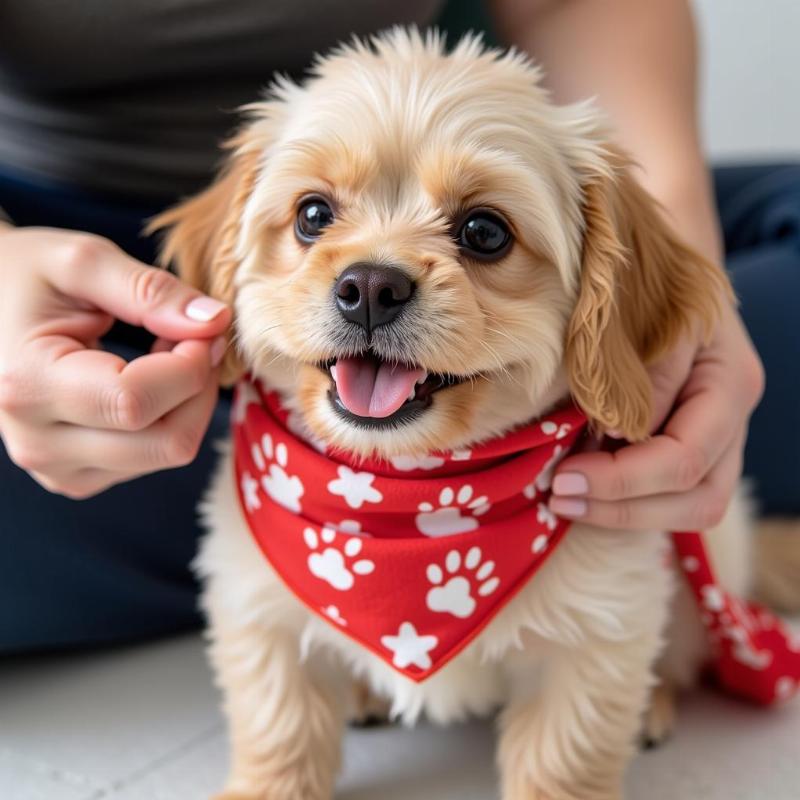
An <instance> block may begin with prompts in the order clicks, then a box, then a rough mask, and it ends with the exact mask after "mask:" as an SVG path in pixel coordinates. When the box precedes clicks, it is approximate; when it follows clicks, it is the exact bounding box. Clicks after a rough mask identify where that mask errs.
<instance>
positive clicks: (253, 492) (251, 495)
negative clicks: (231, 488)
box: [240, 470, 261, 512]
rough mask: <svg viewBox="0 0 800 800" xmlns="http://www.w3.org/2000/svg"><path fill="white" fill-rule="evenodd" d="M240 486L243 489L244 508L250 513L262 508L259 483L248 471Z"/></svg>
mask: <svg viewBox="0 0 800 800" xmlns="http://www.w3.org/2000/svg"><path fill="white" fill-rule="evenodd" d="M240 486H241V488H242V498H243V499H244V507H245V508H246V509H247V510H248V511H250V512H252V511H256V510H258V509H259V508H261V498H260V497H259V496H258V488H259V486H258V481H257V480H256V479H255V478H254V477H253V476H252V475H251V474H250V473H249V472H248V471H247V470H245V471H244V472H243V473H242V477H241V483H240Z"/></svg>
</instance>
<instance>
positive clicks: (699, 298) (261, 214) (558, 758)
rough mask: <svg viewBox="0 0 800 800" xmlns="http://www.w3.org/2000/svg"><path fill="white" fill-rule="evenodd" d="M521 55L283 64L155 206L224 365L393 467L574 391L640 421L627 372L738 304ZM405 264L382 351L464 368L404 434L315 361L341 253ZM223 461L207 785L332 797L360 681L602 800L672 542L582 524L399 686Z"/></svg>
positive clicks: (530, 795) (675, 659)
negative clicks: (395, 318) (493, 241)
mask: <svg viewBox="0 0 800 800" xmlns="http://www.w3.org/2000/svg"><path fill="white" fill-rule="evenodd" d="M539 77H540V76H539V73H538V71H537V69H536V68H535V67H533V66H532V65H531V64H530V62H529V61H528V60H527V59H526V58H525V57H523V56H522V55H520V54H518V53H514V52H511V53H506V54H500V53H498V52H494V51H485V50H484V49H483V48H482V46H481V44H480V43H479V42H478V41H477V40H475V39H472V38H468V39H465V40H463V41H462V42H461V43H460V44H459V45H458V46H457V47H456V48H455V49H454V50H453V51H452V52H451V53H450V54H445V53H444V50H443V46H442V43H441V41H440V40H439V39H438V38H437V37H436V36H428V37H423V36H421V35H420V34H418V33H416V32H414V31H410V32H409V31H399V30H396V31H393V32H391V33H389V34H387V35H384V36H382V37H380V38H378V39H375V40H374V41H372V42H370V43H369V44H364V43H359V42H354V43H352V44H350V45H348V46H346V47H342V48H340V49H339V50H337V51H336V52H334V53H333V54H332V55H330V56H328V57H326V58H323V59H320V60H319V61H318V62H317V64H316V66H315V69H314V72H313V75H312V76H311V77H310V78H309V80H307V81H306V83H305V84H304V85H303V86H298V85H295V84H293V83H290V82H289V81H285V80H281V81H279V82H278V83H277V84H276V85H275V86H274V87H273V90H272V93H271V95H270V97H269V98H268V99H266V100H264V101H263V102H259V103H255V104H253V105H252V106H250V107H249V108H248V112H247V113H248V115H249V119H248V121H247V122H246V124H245V125H244V126H243V127H242V129H241V130H240V132H239V133H238V134H237V135H236V136H235V138H234V139H233V140H232V141H231V142H230V143H229V145H228V146H229V150H230V155H229V158H228V161H227V163H226V165H225V168H224V170H223V172H222V173H221V175H220V177H219V178H218V180H217V181H216V182H215V183H214V184H213V185H212V186H211V187H210V188H209V189H207V190H206V191H205V192H203V193H202V194H200V195H198V196H197V197H195V198H193V199H190V200H189V201H187V202H185V203H184V204H182V205H180V206H178V207H177V208H175V209H173V210H171V211H169V212H167V213H166V214H164V215H162V217H161V218H159V219H158V220H157V221H156V226H158V227H169V228H170V231H169V234H168V237H167V239H166V245H165V259H166V260H167V261H174V262H175V263H176V264H177V266H178V268H179V270H180V272H181V274H182V275H183V276H184V277H185V278H187V279H188V280H190V281H191V282H193V283H194V284H195V285H197V286H198V287H200V288H202V289H203V290H204V291H206V292H209V293H210V294H212V295H214V296H216V297H219V298H221V299H223V300H225V301H227V302H229V303H231V304H232V305H233V307H234V309H235V326H234V329H235V330H234V333H233V339H232V343H231V347H230V348H229V351H228V355H227V357H226V361H225V367H224V374H225V380H226V381H228V382H231V381H233V380H235V379H236V378H237V377H238V376H239V375H240V374H241V373H242V370H243V369H244V368H245V367H246V368H247V369H248V370H250V371H252V372H253V373H254V374H255V375H257V376H258V377H259V378H261V379H262V380H263V381H264V382H265V383H266V384H267V385H268V386H270V387H271V388H274V389H277V390H278V391H280V392H281V393H282V394H283V396H284V398H285V402H286V403H287V404H288V405H289V406H290V407H291V408H292V409H293V410H294V411H295V412H296V413H297V414H298V415H299V417H300V418H301V419H302V420H303V421H304V424H305V426H306V427H307V430H308V434H309V435H310V436H313V437H316V438H319V439H322V440H324V441H325V442H327V443H330V444H333V445H338V446H340V447H343V448H346V449H349V450H352V451H355V452H357V453H362V454H373V455H379V456H384V457H391V456H396V455H398V454H415V455H419V454H422V453H427V452H430V451H434V450H450V449H454V448H457V447H463V446H467V445H469V444H471V443H474V442H476V441H479V440H483V439H487V438H489V437H492V436H495V435H498V434H501V433H503V432H504V431H507V430H508V429H509V428H511V427H513V426H515V425H517V424H520V423H523V422H526V421H528V420H530V419H532V418H535V417H537V416H538V415H540V414H542V413H544V412H545V411H547V410H548V409H549V408H551V407H552V406H553V405H554V404H555V403H557V402H558V401H561V400H563V399H564V398H566V397H567V396H568V395H572V397H573V398H574V399H575V401H576V402H577V403H578V404H579V405H580V407H581V408H582V409H583V410H584V412H585V413H586V414H587V416H588V417H589V419H590V421H591V423H592V425H593V427H594V429H595V430H597V431H603V430H609V429H615V430H617V431H619V432H620V433H621V434H623V435H624V436H626V437H627V438H628V439H631V440H639V439H642V438H644V437H645V436H646V435H647V434H648V432H649V431H648V424H649V421H650V419H651V402H650V383H649V381H648V377H647V373H646V371H645V367H646V365H647V363H648V362H649V361H651V360H653V359H655V358H657V357H658V356H659V354H661V353H663V352H665V351H666V350H667V349H668V348H670V346H672V345H673V344H674V343H675V342H676V340H677V339H678V337H680V336H681V335H682V334H684V333H690V332H692V331H693V330H695V329H696V326H697V327H699V328H701V329H703V330H705V331H708V330H710V328H711V326H712V325H713V324H714V321H715V319H716V316H717V312H718V308H719V304H720V303H723V302H728V301H729V287H728V284H727V281H726V278H725V276H724V274H723V273H722V272H721V271H720V270H719V269H718V268H717V267H715V266H713V265H711V264H709V263H707V262H706V261H704V260H703V259H702V258H701V257H700V256H698V255H697V254H696V253H694V252H692V251H691V250H690V249H688V248H687V247H685V246H684V245H683V244H681V242H680V241H679V240H678V239H677V238H676V237H675V236H674V235H673V234H672V233H671V232H670V230H669V228H668V227H667V225H666V224H665V222H664V219H663V217H662V215H661V213H660V212H659V210H658V209H657V208H656V206H655V204H654V202H653V201H652V200H651V199H650V198H649V197H648V196H647V195H646V193H645V192H644V191H643V190H642V189H641V188H640V187H639V186H638V185H637V183H636V182H635V181H634V180H633V179H632V178H631V176H630V175H629V173H628V170H627V164H626V159H625V158H624V157H623V156H622V155H621V154H620V153H619V152H618V151H617V150H615V148H614V147H613V146H612V145H611V143H610V140H609V137H608V135H607V133H606V131H605V129H604V126H603V123H602V121H601V120H600V117H599V115H598V114H597V112H596V111H595V110H594V109H593V108H592V106H590V105H587V104H581V105H575V106H569V107H556V106H554V105H552V104H551V103H550V102H549V100H548V96H547V94H546V92H545V91H544V90H543V89H542V88H541V87H540V85H539ZM308 193H316V194H320V195H323V196H325V197H327V198H329V199H330V200H331V201H332V203H333V204H334V206H335V209H336V221H335V223H334V224H333V225H332V226H331V227H329V228H327V229H326V230H325V232H324V235H323V236H322V237H321V238H320V240H319V241H318V242H317V243H315V244H313V245H312V246H308V245H302V244H300V243H299V242H298V241H297V240H296V238H295V234H294V222H295V217H296V214H297V206H298V202H299V200H300V198H302V197H303V196H304V195H307V194H308ZM478 206H484V207H485V206H488V207H490V208H493V209H495V210H497V211H498V212H499V213H501V214H502V215H503V216H504V217H505V219H506V220H507V221H508V222H509V224H510V227H511V229H512V231H513V234H514V239H515V241H514V245H513V247H512V248H511V250H510V251H509V252H508V254H507V255H506V256H505V257H503V258H502V259H501V260H499V261H498V262H497V263H492V264H485V263H478V262H475V261H472V260H470V259H469V258H467V257H464V256H463V254H461V253H460V252H459V249H458V247H457V245H456V243H455V242H454V240H453V237H452V229H451V226H452V224H453V220H454V219H456V218H457V217H458V216H459V215H460V214H462V213H463V212H464V211H465V210H467V209H470V208H474V207H478ZM364 261H371V262H375V263H385V264H394V265H401V266H402V269H403V270H404V271H405V272H406V273H407V274H408V275H410V276H411V277H412V279H413V280H414V281H415V282H416V284H417V290H416V298H417V300H416V302H415V304H414V307H413V309H409V311H410V312H411V313H410V314H404V316H403V320H404V321H403V324H402V325H392V326H384V327H383V328H382V329H378V330H377V331H376V332H375V334H374V337H373V341H372V347H373V349H374V351H375V352H376V353H378V354H379V355H380V356H381V357H382V358H384V359H386V360H391V359H397V360H402V361H404V362H409V361H411V362H413V363H416V364H419V365H422V366H423V367H425V368H426V369H427V370H429V371H431V372H446V373H457V374H460V375H465V376H469V377H470V380H468V381H465V382H464V383H461V384H460V385H457V386H453V387H450V388H448V389H446V390H444V391H442V392H440V393H438V394H437V395H436V397H435V400H434V402H433V405H432V407H431V408H430V410H428V411H427V412H426V413H425V414H423V415H422V416H421V418H420V419H419V420H418V421H415V422H413V423H411V424H408V425H405V426H403V427H401V428H399V429H397V430H393V431H387V430H371V429H363V428H358V427H356V426H354V425H351V424H349V423H348V422H346V421H343V420H342V419H341V418H340V417H338V416H336V415H335V414H334V412H333V411H332V409H331V406H330V403H329V402H328V400H327V391H328V388H329V385H330V382H329V381H330V379H329V378H328V377H327V376H326V375H325V373H324V372H322V371H321V370H320V369H318V367H317V366H316V365H317V364H318V363H320V362H324V361H326V360H327V359H329V358H331V357H332V356H334V355H342V354H347V353H352V352H353V351H358V350H359V348H360V347H361V343H360V342H359V341H357V340H355V339H354V338H353V337H352V336H350V334H347V333H345V332H343V323H342V320H341V318H340V317H339V315H338V313H337V312H336V309H335V307H334V305H333V303H332V286H333V282H334V280H335V278H336V277H337V276H338V275H339V274H340V273H341V272H342V271H343V270H344V269H345V268H347V267H348V266H349V265H351V264H353V263H356V262H364ZM232 474H233V473H232V469H231V464H230V457H229V456H228V455H226V456H225V457H224V458H223V459H222V464H221V465H220V468H219V472H218V474H217V477H216V479H215V481H214V484H213V487H212V489H211V491H210V493H209V495H208V497H207V499H206V501H205V504H204V506H203V509H204V516H205V521H206V524H207V526H208V528H209V531H210V533H209V535H208V537H207V538H206V539H205V541H204V543H203V546H202V551H201V554H200V556H199V558H198V561H197V564H198V569H199V572H200V573H201V575H202V576H203V578H204V579H205V586H206V588H205V596H204V602H205V608H206V610H207V612H208V615H209V619H210V636H211V655H212V659H213V662H214V665H215V667H216V670H217V676H218V680H219V683H220V685H221V687H222V688H223V690H224V692H225V698H226V710H227V714H228V718H229V722H230V729H231V737H232V766H231V774H230V779H229V783H228V787H227V791H226V792H225V794H224V795H222V797H224V798H226V799H227V800H233V798H247V800H329V798H330V797H331V796H332V791H333V783H334V777H335V774H336V770H337V766H338V763H339V748H340V739H341V735H342V726H343V724H344V721H345V719H346V715H347V714H348V713H349V710H348V707H347V702H346V698H347V697H348V696H349V695H350V694H351V693H352V691H353V687H354V686H355V682H354V680H353V678H357V679H359V681H360V682H361V683H362V684H364V683H365V684H366V685H367V686H368V687H369V689H370V690H371V692H373V693H374V694H375V695H377V696H379V697H382V698H386V699H388V700H389V701H390V702H391V709H392V713H393V714H394V715H396V716H399V717H401V718H402V719H403V720H405V721H407V722H412V721H413V720H414V719H416V718H417V716H418V715H419V714H421V713H425V714H426V715H428V716H429V717H430V718H432V719H433V720H436V721H438V722H448V721H450V720H455V719H460V718H462V717H463V716H465V715H467V714H473V713H474V714H483V713H486V712H489V711H490V710H491V709H493V708H495V707H498V706H499V707H502V709H503V710H502V713H501V715H500V718H499V720H500V721H499V728H500V732H499V737H500V740H499V748H498V762H499V768H500V774H501V779H502V796H503V798H504V800H544V799H545V798H548V799H549V800H569V799H572V800H611V798H619V797H620V796H621V792H622V777H623V773H624V768H625V766H626V763H627V762H628V760H629V758H630V756H631V754H632V752H633V749H634V745H635V741H636V736H637V732H638V731H639V728H640V725H641V720H642V716H643V713H644V712H645V709H646V708H647V707H648V697H649V695H650V693H651V690H652V689H653V687H654V686H655V685H656V679H655V677H654V675H655V672H654V668H655V665H656V662H657V660H658V659H659V655H660V653H661V652H662V644H663V642H664V639H665V632H666V630H667V627H668V618H669V613H670V603H671V597H672V595H673V578H672V575H671V573H670V571H669V570H667V569H665V568H664V559H665V551H666V546H667V545H666V540H665V538H664V535H663V534H661V533H659V532H656V531H653V532H650V533H641V534H632V533H619V532H614V531H607V530H596V529H591V528H589V527H588V526H586V525H583V524H579V523H576V524H574V525H573V527H572V529H571V531H570V533H569V535H568V536H567V537H566V538H565V540H564V542H563V544H561V545H560V547H559V548H558V550H557V551H556V552H555V553H554V554H553V555H552V556H551V558H550V559H549V561H548V562H547V564H546V565H545V567H544V568H542V570H541V571H540V572H539V573H538V574H537V576H536V578H535V580H532V581H531V582H530V584H529V585H528V586H527V587H526V588H525V589H524V590H523V591H521V592H520V593H519V594H518V595H517V596H515V598H514V599H513V600H512V601H511V602H509V603H508V605H507V606H505V607H504V608H503V610H502V611H501V612H500V613H499V614H498V615H497V616H496V617H495V619H494V620H493V621H492V623H491V624H490V625H489V626H488V627H487V628H486V629H485V630H484V631H483V632H482V633H481V634H480V635H479V637H478V638H477V639H476V640H475V641H474V642H473V643H472V644H471V645H470V646H469V647H467V648H466V649H465V650H464V651H463V653H461V654H460V655H459V656H458V657H457V658H455V659H454V660H453V661H452V662H450V663H449V664H448V665H447V666H445V667H444V668H443V669H442V670H441V671H440V672H438V673H436V674H435V675H434V676H433V677H431V678H430V679H429V680H427V681H425V682H423V683H421V684H416V683H414V682H412V681H410V680H408V679H407V678H405V677H403V676H401V675H399V674H398V673H396V672H394V671H393V670H392V669H391V668H390V667H389V666H387V665H386V664H385V663H384V662H382V661H381V660H380V659H378V658H377V657H376V656H374V655H373V654H371V653H370V652H368V651H367V650H365V649H363V648H360V647H359V646H358V645H356V644H355V643H353V642H352V641H351V640H350V639H348V638H346V637H344V636H342V635H341V634H339V633H337V631H336V630H334V629H333V628H332V627H331V626H329V625H328V624H326V623H325V622H323V621H321V620H320V619H318V618H316V617H315V616H314V615H313V614H311V613H309V611H307V610H306V608H305V607H304V606H303V605H302V604H301V603H300V602H299V601H298V600H297V599H296V598H295V597H294V596H293V595H291V594H290V593H289V592H288V591H287V590H286V588H285V587H284V585H283V584H282V583H281V581H280V580H279V579H278V578H277V577H276V575H275V574H274V572H273V571H272V569H271V568H270V566H269V565H268V563H267V562H266V561H265V559H264V558H263V557H262V555H261V554H260V552H259V551H258V549H257V547H256V545H255V544H254V542H253V540H252V538H251V535H250V533H249V532H248V531H247V528H246V524H245V522H244V519H243V517H242V514H241V512H240V510H239V505H238V499H237V496H236V492H235V489H234V485H233V481H232ZM746 534H747V531H746V524H745V515H744V513H743V510H742V509H741V508H740V507H738V505H736V504H735V507H733V508H732V509H731V510H730V511H729V513H728V515H727V517H726V518H725V520H724V522H723V523H722V525H721V526H720V530H718V531H717V532H715V533H713V534H711V535H710V537H709V541H710V544H711V549H712V551H713V554H714V556H715V559H716V566H717V569H718V571H719V573H720V575H721V576H722V578H723V580H724V582H725V583H726V585H727V587H728V588H729V589H731V590H733V591H736V592H740V593H746V592H747V589H748V583H749V580H750V571H749V568H748V562H749V553H748V547H747V541H748V538H747V535H746ZM669 636H670V640H671V644H670V646H669V648H668V649H667V650H666V652H665V654H664V655H663V657H662V658H661V661H660V667H659V673H660V679H661V682H662V683H661V686H662V689H660V690H659V692H660V693H659V694H658V695H657V702H655V703H654V705H653V712H652V714H651V717H650V722H651V726H650V727H651V729H653V730H655V731H656V732H658V731H659V730H660V729H661V728H662V727H663V726H664V724H665V721H667V720H668V718H669V709H670V703H669V701H668V696H667V695H665V694H664V691H665V689H664V688H663V687H672V686H679V685H685V684H687V683H690V682H691V681H692V680H693V679H694V675H695V673H696V670H697V667H698V664H699V662H700V661H701V660H702V659H703V658H704V657H705V639H704V636H703V632H702V630H701V627H700V623H699V620H698V618H697V613H696V609H695V608H694V606H693V601H692V599H691V598H690V597H689V596H688V594H684V593H683V590H681V591H679V592H678V593H677V595H676V600H675V602H674V611H673V613H672V624H671V631H670V634H669Z"/></svg>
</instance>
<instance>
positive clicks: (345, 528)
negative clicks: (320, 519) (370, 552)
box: [323, 519, 372, 539]
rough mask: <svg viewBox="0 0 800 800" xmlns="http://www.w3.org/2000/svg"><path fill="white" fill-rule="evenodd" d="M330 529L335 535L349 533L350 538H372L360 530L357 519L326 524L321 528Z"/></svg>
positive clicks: (369, 534)
mask: <svg viewBox="0 0 800 800" xmlns="http://www.w3.org/2000/svg"><path fill="white" fill-rule="evenodd" d="M323 527H325V528H331V529H332V530H334V531H336V532H337V533H349V534H350V535H351V536H364V537H366V538H367V539H371V538H372V534H371V533H367V532H366V531H365V530H362V529H361V523H360V522H359V521H358V520H357V519H343V520H341V521H339V522H326V523H325V525H324V526H323Z"/></svg>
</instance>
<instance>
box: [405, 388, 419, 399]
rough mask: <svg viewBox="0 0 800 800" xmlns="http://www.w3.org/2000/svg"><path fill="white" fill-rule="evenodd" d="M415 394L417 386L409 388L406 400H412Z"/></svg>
mask: <svg viewBox="0 0 800 800" xmlns="http://www.w3.org/2000/svg"><path fill="white" fill-rule="evenodd" d="M416 394H417V387H416V386H414V387H413V388H412V389H411V391H410V392H409V393H408V397H407V398H406V399H407V400H413V399H414V397H416Z"/></svg>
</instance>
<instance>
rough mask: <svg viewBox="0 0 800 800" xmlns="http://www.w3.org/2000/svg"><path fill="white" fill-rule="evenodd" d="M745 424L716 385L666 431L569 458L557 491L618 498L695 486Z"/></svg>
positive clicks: (690, 401) (687, 404)
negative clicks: (601, 450) (642, 439)
mask: <svg viewBox="0 0 800 800" xmlns="http://www.w3.org/2000/svg"><path fill="white" fill-rule="evenodd" d="M743 427H744V420H742V419H740V415H739V414H738V409H736V408H734V407H733V406H732V403H731V399H730V398H729V397H726V396H725V393H724V392H723V391H719V390H718V389H717V388H716V387H715V388H711V389H704V390H703V391H700V392H697V393H696V394H694V395H691V396H690V397H688V398H687V399H685V401H684V402H683V404H682V405H681V406H679V407H678V409H677V410H676V411H675V413H674V414H673V416H672V417H671V418H670V420H669V422H668V423H667V426H666V428H665V430H664V433H663V434H660V435H657V436H654V437H653V438H652V439H649V440H647V441H645V442H637V443H636V444H632V445H628V446H626V447H623V448H621V449H619V450H617V451H616V452H614V453H608V452H600V453H578V454H576V455H574V456H570V457H568V458H565V459H564V460H563V461H562V462H561V464H560V465H559V467H558V473H557V474H556V476H555V477H554V479H553V493H554V494H556V495H561V496H579V495H580V496H583V495H585V496H587V497H591V498H592V499H595V500H607V501H616V500H623V499H630V498H635V497H647V496H649V495H654V494H663V493H671V492H684V491H688V490H690V489H692V488H694V487H695V486H697V485H698V484H699V483H700V481H702V480H703V478H704V477H705V476H706V475H707V474H708V472H709V471H710V470H711V468H712V467H713V466H714V465H715V464H716V463H717V461H718V460H719V459H720V457H721V456H722V454H723V452H725V450H726V449H727V448H728V447H729V446H730V444H731V441H732V440H733V439H734V438H735V437H737V436H738V435H739V434H740V433H741V431H742V429H743Z"/></svg>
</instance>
